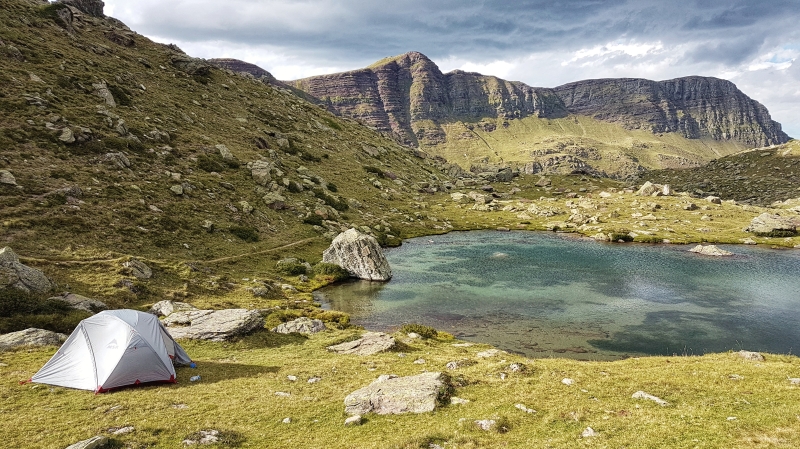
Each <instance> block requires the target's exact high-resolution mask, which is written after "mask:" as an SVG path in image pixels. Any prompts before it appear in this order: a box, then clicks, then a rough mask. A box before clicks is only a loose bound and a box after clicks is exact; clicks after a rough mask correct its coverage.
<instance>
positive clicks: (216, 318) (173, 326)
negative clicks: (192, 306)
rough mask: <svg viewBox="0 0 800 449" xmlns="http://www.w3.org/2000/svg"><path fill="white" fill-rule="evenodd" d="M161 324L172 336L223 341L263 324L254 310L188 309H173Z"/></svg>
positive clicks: (262, 320)
mask: <svg viewBox="0 0 800 449" xmlns="http://www.w3.org/2000/svg"><path fill="white" fill-rule="evenodd" d="M164 325H165V326H167V329H168V330H169V333H170V334H171V335H172V336H173V337H174V338H176V339H180V338H187V339H193V340H211V341H224V340H229V339H231V338H233V337H236V336H239V335H245V334H248V333H250V332H252V331H254V330H256V329H258V328H260V327H264V319H263V318H261V315H260V314H259V313H258V311H257V310H247V309H226V310H189V311H183V312H173V313H171V314H170V315H168V316H167V317H166V318H164Z"/></svg>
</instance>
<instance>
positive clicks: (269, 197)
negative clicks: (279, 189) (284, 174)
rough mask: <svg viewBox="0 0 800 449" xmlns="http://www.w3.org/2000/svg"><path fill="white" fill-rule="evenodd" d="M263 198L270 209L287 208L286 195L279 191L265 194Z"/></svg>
mask: <svg viewBox="0 0 800 449" xmlns="http://www.w3.org/2000/svg"><path fill="white" fill-rule="evenodd" d="M261 200H262V201H264V204H266V205H267V207H269V208H270V209H273V210H282V209H286V197H285V196H283V195H281V194H279V193H276V192H270V193H268V194H266V195H264V196H263V197H262V198H261Z"/></svg>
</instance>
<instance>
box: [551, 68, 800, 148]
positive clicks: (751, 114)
mask: <svg viewBox="0 0 800 449" xmlns="http://www.w3.org/2000/svg"><path fill="white" fill-rule="evenodd" d="M553 92H554V93H555V94H556V95H557V96H558V98H560V99H561V101H562V102H563V104H564V107H565V108H566V109H567V110H569V112H570V113H573V114H579V115H588V116H591V117H594V118H596V119H599V120H603V121H608V122H615V123H620V124H622V125H623V126H625V127H626V128H631V129H646V130H649V131H652V132H654V133H664V132H673V133H679V134H681V135H683V136H684V137H686V138H688V139H697V138H701V137H708V138H712V139H714V140H735V141H738V142H741V143H743V144H746V145H749V146H751V147H763V146H767V145H772V144H779V143H784V142H787V141H788V140H789V136H787V135H786V133H784V132H783V131H782V130H781V125H780V124H779V123H777V122H774V121H773V120H772V119H771V117H770V115H769V112H768V111H767V108H765V107H764V106H763V105H762V104H760V103H758V102H757V101H755V100H753V99H751V98H750V97H748V96H747V95H745V94H744V93H743V92H742V91H740V90H739V89H738V88H737V87H736V85H735V84H733V83H731V82H730V81H726V80H722V79H718V78H710V77H700V76H690V77H685V78H677V79H673V80H668V81H650V80H645V79H633V78H624V79H599V80H586V81H578V82H574V83H569V84H565V85H563V86H559V87H556V88H554V89H553Z"/></svg>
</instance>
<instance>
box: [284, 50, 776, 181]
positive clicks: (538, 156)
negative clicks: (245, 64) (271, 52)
mask: <svg viewBox="0 0 800 449" xmlns="http://www.w3.org/2000/svg"><path fill="white" fill-rule="evenodd" d="M287 84H289V85H292V86H294V87H296V88H298V89H301V90H303V91H305V92H307V93H309V94H310V95H312V96H314V97H316V98H319V99H320V100H322V101H323V102H324V103H325V104H327V105H328V106H329V107H330V108H332V109H334V110H335V111H336V112H338V113H339V114H341V115H343V116H346V117H352V118H355V119H357V120H359V121H361V122H362V123H365V124H366V125H368V126H371V127H373V128H375V129H377V130H379V131H383V132H387V133H391V134H392V135H394V136H395V137H396V138H397V139H398V140H399V141H400V142H402V143H403V144H406V145H412V146H419V147H422V148H425V149H426V150H429V151H430V152H432V153H434V154H439V155H442V156H444V157H447V158H448V159H449V160H452V161H457V162H458V163H460V164H462V165H465V166H466V167H465V168H467V167H469V166H471V165H475V164H478V165H480V164H482V163H484V164H485V163H511V164H513V165H518V166H521V167H525V166H526V165H527V166H528V171H529V172H532V173H537V172H548V171H555V172H559V171H564V169H566V172H570V171H574V170H575V169H583V170H585V171H590V172H591V171H595V172H600V171H602V172H603V173H602V174H610V175H616V176H619V177H623V176H627V175H631V174H634V173H636V172H640V171H642V170H644V169H645V168H669V167H674V168H682V167H685V166H696V165H700V164H702V163H705V162H707V161H708V160H711V159H714V158H716V157H719V156H723V155H726V154H731V153H735V152H737V151H740V150H743V149H745V148H751V147H760V146H766V145H772V144H779V143H784V142H786V141H788V139H789V138H788V136H787V135H786V134H785V133H783V132H782V131H781V127H780V124H778V123H776V122H774V121H773V120H772V119H771V118H770V116H769V112H768V111H767V109H766V108H765V107H764V106H763V105H761V104H759V103H758V102H756V101H754V100H752V99H750V98H749V97H747V96H746V95H745V94H744V93H742V92H741V91H739V90H738V89H737V88H736V86H735V85H734V84H733V83H731V82H729V81H725V80H721V79H716V78H705V77H687V78H679V79H675V80H669V81H661V82H656V81H649V80H642V79H603V80H589V81H580V82H576V83H570V84H566V85H563V86H559V87H556V88H540V87H531V86H528V85H526V84H524V83H521V82H512V81H506V80H502V79H500V78H497V77H493V76H486V75H481V74H478V73H470V72H464V71H461V70H455V71H452V72H450V73H446V74H444V73H442V72H441V71H440V70H439V68H438V67H437V66H436V64H434V63H433V62H432V61H431V60H430V59H429V58H427V57H426V56H425V55H423V54H421V53H418V52H410V53H406V54H404V55H400V56H396V57H392V58H386V59H383V60H380V61H378V62H376V63H375V64H373V65H371V66H369V67H367V68H364V69H360V70H354V71H350V72H344V73H337V74H331V75H323V76H315V77H310V78H305V79H301V80H296V81H290V82H287ZM514 120H517V121H524V122H525V124H523V125H521V126H516V127H513V126H512V125H511V122H512V121H514ZM579 122H580V123H579ZM576 124H577V125H578V126H574V125H576ZM609 124H610V125H613V126H611V127H609V126H607V125H609ZM547 126H555V127H557V128H561V129H560V130H555V131H548V130H547V129H546V128H547ZM509 127H512V128H516V129H512V130H511V131H509V132H506V133H503V132H502V130H503V129H508V128H509ZM496 130H500V131H501V132H497V133H496V132H495V131H496ZM490 134H491V135H490ZM671 134H674V135H671ZM676 137H677V138H676ZM551 144H555V147H558V146H561V147H564V148H566V147H570V148H572V150H571V151H566V152H564V151H561V149H559V148H555V147H554V145H551ZM465 149H466V151H463V150H465ZM562 149H563V148H562ZM462 154H463V155H464V158H461V155H462ZM598 161H602V162H598Z"/></svg>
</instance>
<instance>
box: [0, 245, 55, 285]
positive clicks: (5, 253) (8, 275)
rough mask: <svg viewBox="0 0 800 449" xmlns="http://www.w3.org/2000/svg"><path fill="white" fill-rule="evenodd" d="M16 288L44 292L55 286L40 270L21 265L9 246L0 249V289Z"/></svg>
mask: <svg viewBox="0 0 800 449" xmlns="http://www.w3.org/2000/svg"><path fill="white" fill-rule="evenodd" d="M4 288H17V289H20V290H24V291H26V292H33V293H46V292H49V291H51V290H53V288H55V283H53V282H52V281H51V280H50V279H48V278H47V276H45V275H44V273H42V272H41V271H39V270H37V269H35V268H30V267H28V266H26V265H23V264H22V263H20V261H19V257H18V256H17V254H16V253H15V252H14V251H13V250H12V249H11V248H9V247H5V248H3V249H0V289H4Z"/></svg>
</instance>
